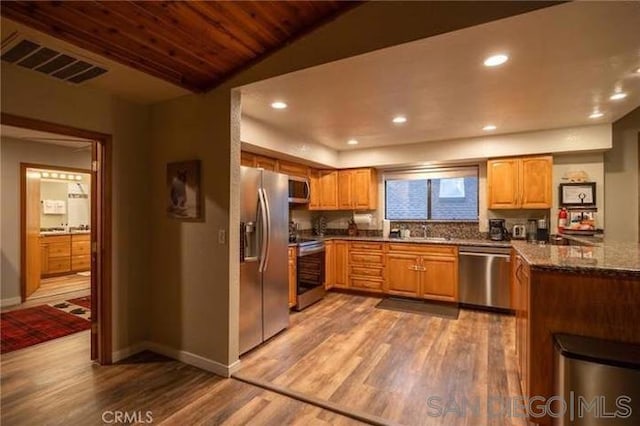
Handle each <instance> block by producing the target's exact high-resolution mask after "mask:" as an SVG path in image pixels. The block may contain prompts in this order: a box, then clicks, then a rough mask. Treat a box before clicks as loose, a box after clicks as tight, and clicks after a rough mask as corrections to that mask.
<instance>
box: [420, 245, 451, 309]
mask: <svg viewBox="0 0 640 426" xmlns="http://www.w3.org/2000/svg"><path fill="white" fill-rule="evenodd" d="M421 267H422V271H421V272H422V281H421V286H420V291H421V294H420V296H421V297H422V298H424V299H434V300H444V301H449V302H455V301H457V300H458V258H457V256H456V257H445V256H442V257H422V258H421Z"/></svg>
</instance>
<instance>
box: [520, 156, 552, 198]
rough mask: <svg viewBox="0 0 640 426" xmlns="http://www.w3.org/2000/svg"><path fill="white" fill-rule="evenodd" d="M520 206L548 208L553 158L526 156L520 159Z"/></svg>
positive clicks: (550, 195) (550, 194)
mask: <svg viewBox="0 0 640 426" xmlns="http://www.w3.org/2000/svg"><path fill="white" fill-rule="evenodd" d="M520 161H521V162H520V178H519V182H520V207H521V208H523V209H549V208H551V204H552V200H551V197H552V193H553V181H552V173H553V172H552V169H553V158H552V157H551V156H550V155H549V156H543V157H527V158H523V159H522V160H520Z"/></svg>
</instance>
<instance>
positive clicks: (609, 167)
mask: <svg viewBox="0 0 640 426" xmlns="http://www.w3.org/2000/svg"><path fill="white" fill-rule="evenodd" d="M639 133H640V108H636V109H635V110H633V111H631V112H630V113H629V114H627V115H626V116H624V117H622V118H621V119H620V120H618V121H616V122H615V123H613V149H612V150H611V151H609V152H607V153H605V155H604V173H605V192H606V193H605V208H606V211H607V217H606V221H605V237H606V238H607V239H608V240H612V241H627V242H635V243H637V242H638V241H639V240H638V229H639V226H640V225H639V223H638V222H639V211H638V203H639V198H640V193H639V189H640V184H639V183H638V177H639V176H638V152H639V149H638V144H639V143H640V141H639V138H640V136H639Z"/></svg>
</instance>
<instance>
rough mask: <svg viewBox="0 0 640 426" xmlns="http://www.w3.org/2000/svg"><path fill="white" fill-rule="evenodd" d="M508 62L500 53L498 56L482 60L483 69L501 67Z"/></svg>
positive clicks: (507, 58) (506, 57)
mask: <svg viewBox="0 0 640 426" xmlns="http://www.w3.org/2000/svg"><path fill="white" fill-rule="evenodd" d="M508 60H509V57H508V56H507V55H505V54H504V53H500V54H498V55H492V56H489V57H488V58H487V59H485V60H484V66H485V67H497V66H498V65H502V64H504V63H505V62H507V61H508Z"/></svg>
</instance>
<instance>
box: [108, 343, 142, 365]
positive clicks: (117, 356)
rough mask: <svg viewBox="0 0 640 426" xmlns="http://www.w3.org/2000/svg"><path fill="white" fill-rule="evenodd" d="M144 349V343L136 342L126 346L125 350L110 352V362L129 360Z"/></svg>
mask: <svg viewBox="0 0 640 426" xmlns="http://www.w3.org/2000/svg"><path fill="white" fill-rule="evenodd" d="M145 349H146V342H138V343H134V344H133V345H131V346H127V347H126V348H122V349H118V350H117V351H113V352H111V362H112V363H116V362H118V361H122V360H123V359H125V358H129V357H130V356H132V355H135V354H137V353H138V352H142V351H144V350H145Z"/></svg>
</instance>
